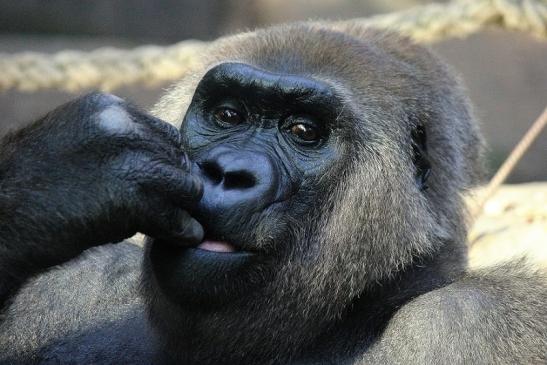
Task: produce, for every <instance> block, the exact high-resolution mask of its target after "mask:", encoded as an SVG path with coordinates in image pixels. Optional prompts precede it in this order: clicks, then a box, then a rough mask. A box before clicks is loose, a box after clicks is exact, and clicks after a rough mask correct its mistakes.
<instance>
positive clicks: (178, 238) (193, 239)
mask: <svg viewBox="0 0 547 365" xmlns="http://www.w3.org/2000/svg"><path fill="white" fill-rule="evenodd" d="M176 219H177V222H176V223H177V224H176V225H173V226H172V227H177V228H176V229H171V231H170V232H165V233H163V234H162V235H161V236H160V237H156V238H162V239H164V240H165V241H167V242H169V243H171V244H174V245H177V246H190V245H196V244H198V243H200V242H201V241H203V237H204V235H205V233H204V231H203V227H202V225H201V224H200V223H199V222H198V221H197V220H196V219H194V218H193V217H191V216H190V214H188V212H187V211H185V210H180V211H179V213H178V214H177V215H176Z"/></svg>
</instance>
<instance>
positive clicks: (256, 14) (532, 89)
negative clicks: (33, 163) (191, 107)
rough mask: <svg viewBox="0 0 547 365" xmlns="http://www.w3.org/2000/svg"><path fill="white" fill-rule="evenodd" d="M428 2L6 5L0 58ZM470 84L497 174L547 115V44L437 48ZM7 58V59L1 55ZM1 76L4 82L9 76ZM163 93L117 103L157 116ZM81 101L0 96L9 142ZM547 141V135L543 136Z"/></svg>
mask: <svg viewBox="0 0 547 365" xmlns="http://www.w3.org/2000/svg"><path fill="white" fill-rule="evenodd" d="M430 2H431V1H419V0H393V1H389V2H387V1H380V0H314V1H311V0H308V1H306V0H240V1H236V0H155V1H137V0H115V1H114V0H111V1H109V0H94V1H74V0H48V1H44V0H18V1H13V0H0V53H15V52H20V51H28V50H32V51H40V52H48V53H50V52H51V53H52V52H56V51H59V50H63V49H82V50H91V49H95V48H98V47H103V46H116V47H121V48H131V47H134V46H137V45H143V44H159V45H162V44H170V43H174V42H178V41H181V40H186V39H199V40H211V39H214V38H216V37H218V36H221V35H224V34H228V33H233V32H237V31H240V30H245V29H249V28H255V27H258V26H264V25H269V24H276V23H280V22H287V21H293V20H305V19H310V18H311V19H317V18H328V19H346V18H354V17H368V16H371V15H374V14H379V13H385V12H390V11H396V10H402V9H406V8H409V7H412V6H415V5H420V4H425V3H430ZM433 48H434V49H435V50H436V51H437V52H438V53H439V54H440V55H441V56H443V57H444V58H445V59H446V60H447V61H448V62H449V63H450V64H452V65H453V66H454V68H456V70H457V71H459V72H460V74H461V75H462V77H463V79H464V81H465V83H466V85H467V87H468V89H469V94H470V97H471V100H472V101H473V103H474V105H475V107H476V113H477V115H478V117H479V118H480V120H481V121H482V124H483V131H484V133H485V136H486V138H487V140H488V143H489V146H490V150H489V153H488V161H489V167H488V168H489V170H490V172H491V173H492V172H494V171H495V169H496V168H497V167H498V166H499V164H500V163H501V162H502V161H503V160H504V158H505V157H506V156H507V154H508V153H509V151H510V150H511V149H512V147H513V146H514V145H515V144H516V143H517V142H518V140H519V139H520V137H521V136H522V135H523V134H524V132H525V131H526V130H527V129H528V127H529V126H530V124H531V123H532V121H533V120H534V119H535V118H536V117H537V116H538V115H539V114H540V113H541V111H542V110H543V108H544V107H545V105H547V42H542V41H539V40H536V39H533V38H531V37H529V36H527V35H523V34H517V33H511V32H506V31H502V30H496V29H492V30H488V31H485V32H482V33H480V34H477V35H474V36H471V37H470V38H467V39H465V40H450V41H445V42H442V43H439V44H435V45H433ZM0 56H1V55H0ZM0 72H2V71H1V70H0ZM167 86H168V85H161V86H160V87H157V88H154V89H149V88H148V89H144V88H139V87H138V86H132V87H128V88H123V89H119V90H116V91H115V93H116V94H118V95H120V96H122V97H126V98H129V99H131V100H133V101H134V102H136V103H138V104H140V105H141V106H143V107H144V108H149V107H150V106H152V105H153V104H154V102H155V101H156V100H157V99H158V98H159V97H160V95H161V94H162V92H163V89H164V88H166V87H167ZM73 97H75V95H74V94H69V93H65V92H58V91H41V92H33V93H21V92H16V91H8V92H5V93H0V112H1V115H2V116H1V120H0V136H1V135H3V134H4V133H6V132H7V131H8V130H10V129H13V128H16V127H18V126H21V125H24V124H25V123H28V122H30V121H32V120H33V119H34V118H37V117H38V116H40V115H42V114H43V113H45V112H47V111H48V110H50V109H52V108H53V107H55V106H56V105H58V104H60V103H63V102H65V101H67V100H69V99H71V98H73ZM544 134H545V133H544ZM546 156H547V138H545V137H544V135H543V136H541V137H540V138H539V140H538V141H536V143H535V144H534V145H533V146H532V148H531V149H530V150H529V151H528V153H527V154H526V155H525V157H524V159H523V160H522V161H521V163H520V164H519V165H518V166H517V168H516V169H515V171H514V172H513V173H512V175H511V177H510V178H509V182H526V181H545V180H547V157H546Z"/></svg>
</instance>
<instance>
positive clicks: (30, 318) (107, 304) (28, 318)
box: [0, 242, 152, 363]
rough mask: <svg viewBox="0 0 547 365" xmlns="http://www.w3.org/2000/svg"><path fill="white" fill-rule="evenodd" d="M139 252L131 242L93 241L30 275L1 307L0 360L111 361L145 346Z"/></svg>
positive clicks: (147, 339) (147, 342)
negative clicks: (70, 256) (92, 245)
mask: <svg viewBox="0 0 547 365" xmlns="http://www.w3.org/2000/svg"><path fill="white" fill-rule="evenodd" d="M142 255H143V250H142V248H140V247H138V246H136V245H134V244H132V243H129V242H123V243H119V244H109V245H104V246H101V247H95V248H92V249H89V250H87V251H85V252H84V253H83V254H82V255H80V256H79V257H78V258H76V259H74V260H72V261H70V262H68V263H65V264H64V265H60V266H57V267H54V268H53V269H51V270H49V271H47V272H46V273H44V274H42V275H40V276H38V277H36V278H34V279H32V280H31V281H29V283H28V284H27V285H25V286H24V287H23V288H22V289H21V290H20V292H19V294H18V295H17V296H16V297H15V298H14V300H13V302H12V303H11V304H10V305H9V306H8V307H7V309H6V310H5V312H4V313H3V317H4V321H3V323H1V324H0V348H2V349H8V351H6V352H4V353H3V354H2V355H1V356H0V363H2V360H3V361H7V359H9V360H10V361H14V362H23V363H25V362H28V361H29V360H31V359H32V360H31V361H38V362H42V361H45V362H48V361H52V362H60V363H63V361H69V360H72V361H76V363H79V361H83V362H89V361H91V362H93V363H109V362H108V356H119V353H121V352H125V353H126V354H127V355H128V358H131V354H132V353H138V356H142V353H143V352H144V353H146V352H148V349H147V348H144V347H145V346H150V343H151V342H152V339H151V338H150V329H149V328H148V324H147V321H146V319H145V313H144V306H143V303H142V299H141V298H140V296H139V283H140V270H141V268H140V266H141V261H142ZM116 353H118V355H115V354H116ZM67 354H68V355H69V356H68V357H67V356H66V355H67ZM75 354H77V356H79V357H80V358H78V359H74V356H75ZM135 356H137V355H135ZM113 360H114V358H113ZM141 360H142V358H141Z"/></svg>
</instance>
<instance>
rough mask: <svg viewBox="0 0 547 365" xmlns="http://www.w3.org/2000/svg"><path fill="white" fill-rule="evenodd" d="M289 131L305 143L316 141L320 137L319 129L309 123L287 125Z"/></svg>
mask: <svg viewBox="0 0 547 365" xmlns="http://www.w3.org/2000/svg"><path fill="white" fill-rule="evenodd" d="M289 132H290V133H291V134H292V135H293V136H294V137H296V138H297V139H298V140H300V141H302V142H305V143H313V142H318V141H319V140H320V139H321V135H320V133H319V130H318V129H317V128H316V127H314V126H312V125H309V124H304V123H296V124H293V125H291V126H290V127H289Z"/></svg>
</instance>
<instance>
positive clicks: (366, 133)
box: [0, 23, 547, 364]
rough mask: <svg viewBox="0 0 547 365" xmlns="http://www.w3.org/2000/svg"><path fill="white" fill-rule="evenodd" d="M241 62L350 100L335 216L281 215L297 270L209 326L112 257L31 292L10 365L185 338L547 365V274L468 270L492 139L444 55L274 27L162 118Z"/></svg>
mask: <svg viewBox="0 0 547 365" xmlns="http://www.w3.org/2000/svg"><path fill="white" fill-rule="evenodd" d="M225 61H237V62H244V63H248V64H251V65H254V66H256V67H259V68H264V69H267V70H270V71H273V72H286V73H290V74H302V75H307V76H311V77H314V78H316V79H319V80H323V81H326V82H328V83H330V84H332V85H333V86H334V87H335V88H336V89H337V92H338V93H339V94H340V95H343V96H344V103H345V105H344V106H345V109H344V113H343V114H341V115H340V118H339V119H340V120H339V124H340V131H339V132H338V134H337V135H336V136H337V138H339V139H340V140H341V141H343V142H341V143H340V148H341V149H342V156H344V158H342V159H341V160H340V162H339V163H338V164H337V165H336V166H330V167H329V168H328V169H326V170H325V171H324V172H323V174H322V175H321V176H317V177H316V180H314V181H313V184H315V185H314V186H319V187H321V188H322V190H320V191H316V192H314V194H316V195H315V196H316V198H317V199H319V200H321V202H322V206H323V211H321V212H319V213H318V214H315V212H307V214H303V215H299V217H298V219H296V218H295V217H288V218H287V219H286V221H283V222H276V223H277V225H276V229H279V230H282V231H286V232H288V235H289V236H290V237H291V239H292V241H294V242H297V243H298V245H297V246H295V247H294V249H293V251H292V252H291V256H290V259H287V260H286V261H284V262H282V263H280V267H279V275H277V276H276V278H275V280H273V281H272V282H268V283H265V285H264V288H263V289H262V290H261V291H259V292H258V293H256V295H255V296H253V297H252V298H242V300H241V302H238V304H237V305H238V306H237V307H234V306H226V308H224V310H219V311H218V312H215V313H211V314H200V315H199V316H198V315H197V314H195V313H194V314H193V313H190V312H188V311H186V310H183V309H180V308H178V307H177V306H176V305H173V304H172V303H168V302H167V301H166V300H164V298H162V295H161V293H159V292H158V291H156V290H155V289H154V287H153V284H154V283H153V281H152V280H150V278H148V277H145V280H144V289H143V290H142V292H143V293H144V294H145V296H146V298H145V299H147V300H143V299H141V297H140V293H139V290H138V286H139V280H138V278H139V276H140V275H141V274H142V273H141V256H142V251H141V250H140V249H139V248H137V247H135V246H131V245H129V244H127V243H122V244H118V245H107V246H102V247H100V248H94V249H91V250H89V251H87V252H86V253H84V254H83V256H81V257H79V258H78V259H75V260H73V261H71V262H68V263H65V264H64V265H62V266H59V267H56V268H53V269H50V270H49V271H47V272H45V273H43V274H41V275H40V276H38V277H37V278H35V279H33V280H31V281H30V282H28V283H27V284H26V285H25V286H24V288H22V289H21V290H20V291H19V293H18V295H17V296H16V297H15V298H13V301H12V302H11V304H10V305H9V306H8V307H7V309H6V310H5V312H4V314H3V321H2V324H1V325H0V349H3V350H0V359H1V360H3V361H5V362H7V363H11V362H16V361H20V362H22V363H28V362H32V361H39V362H40V361H41V362H45V363H47V362H56V361H58V362H59V363H71V362H72V363H101V364H102V363H105V364H110V363H117V364H119V363H124V362H125V363H141V362H142V363H152V362H154V363H157V362H160V361H167V360H166V359H165V358H161V359H160V357H161V356H162V355H161V354H160V355H158V353H161V352H162V351H163V350H164V348H163V345H165V344H167V347H166V348H167V349H169V351H171V354H172V355H173V357H174V358H177V359H179V362H182V363H201V364H206V363H210V364H214V363H220V362H225V363H233V364H235V363H246V364H255V363H260V364H266V363H267V364H288V363H297V364H413V363H416V364H418V363H421V364H445V363H455V364H460V363H462V364H469V363H473V364H491V363H495V364H513V363H523V364H536V363H538V364H539V363H546V362H547V353H546V349H547V309H546V308H547V307H546V306H545V302H546V300H547V284H546V281H545V276H544V274H543V273H539V272H535V271H533V270H527V269H526V267H525V265H524V263H522V262H520V263H517V264H513V265H505V266H500V267H497V268H491V269H488V270H486V269H485V270H483V271H478V272H468V269H467V267H466V216H465V210H464V206H463V201H462V194H463V193H464V192H465V191H466V190H467V189H468V188H470V187H471V186H473V185H474V184H476V183H477V181H478V179H479V177H480V175H481V171H482V159H481V154H482V146H483V143H482V138H481V136H480V133H479V131H478V126H477V123H476V121H475V118H474V116H473V113H472V111H471V107H470V104H469V102H468V100H467V98H466V96H465V91H464V89H463V88H462V86H461V83H460V81H459V80H458V79H457V77H455V76H454V74H453V72H452V71H451V70H450V69H449V68H448V67H447V66H446V65H445V64H444V63H443V62H442V61H440V60H438V59H437V57H436V56H434V55H433V54H432V53H431V52H430V51H429V50H427V49H425V48H423V47H420V46H417V45H414V44H413V43H412V42H411V41H409V40H407V39H404V38H400V37H398V36H396V35H393V34H390V33H385V32H382V31H377V30H372V29H363V28H361V27H359V26H357V25H354V24H351V23H347V24H345V25H337V26H336V27H334V26H331V25H328V24H320V23H302V24H295V25H288V26H281V27H274V28H270V29H266V30H258V31H255V32H249V33H244V34H239V35H235V36H231V37H227V38H223V39H220V40H218V41H217V42H215V43H213V44H212V45H211V47H210V50H209V52H208V53H207V54H205V55H204V59H203V62H201V63H200V64H198V65H196V68H195V70H193V71H192V72H191V73H190V74H189V76H188V77H186V78H185V79H183V80H182V81H181V82H179V83H178V84H177V85H175V86H174V87H173V88H172V89H171V90H170V91H169V92H168V93H167V94H166V95H165V96H164V97H163V98H162V99H161V100H160V101H159V103H158V104H157V105H156V107H155V108H154V111H153V113H154V114H155V115H157V116H158V117H159V118H161V119H164V120H167V121H169V122H171V123H173V124H175V125H180V121H182V119H183V116H184V114H185V111H186V108H187V107H188V105H189V103H190V99H191V97H192V95H193V91H194V89H195V88H196V85H197V83H198V82H199V80H200V79H201V77H202V76H203V74H204V73H205V72H206V71H207V70H208V69H210V68H211V67H213V66H214V65H216V64H218V63H221V62H225ZM417 123H420V124H421V125H423V126H424V127H425V129H426V131H427V136H428V154H429V159H430V161H431V166H432V174H431V177H430V179H429V183H428V186H429V189H428V190H426V191H420V190H419V189H418V187H417V186H416V184H415V182H414V172H415V171H414V165H413V162H412V149H411V131H412V130H413V128H415V127H416V124H417ZM350 142H351V143H350ZM268 229H269V227H268V226H267V225H263V226H259V228H258V229H257V232H258V233H257V234H260V233H262V236H260V235H259V237H268V233H269V231H268ZM261 242H262V241H261ZM259 243H260V242H259ZM262 244H264V245H267V244H269V243H268V241H267V240H266V238H264V241H263V242H262ZM145 275H146V271H145ZM258 279H260V278H258ZM146 305H148V310H149V311H150V315H151V317H152V319H153V320H152V324H153V326H149V324H148V319H147V317H146V313H145V312H146V309H145V307H146ZM192 316H194V317H192ZM183 339H184V340H186V339H189V340H192V341H196V343H197V344H198V345H197V346H195V347H191V348H187V347H185V345H184V343H183V342H184V341H183ZM196 339H197V340H196ZM158 356H160V357H158ZM181 359H182V360H181Z"/></svg>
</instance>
